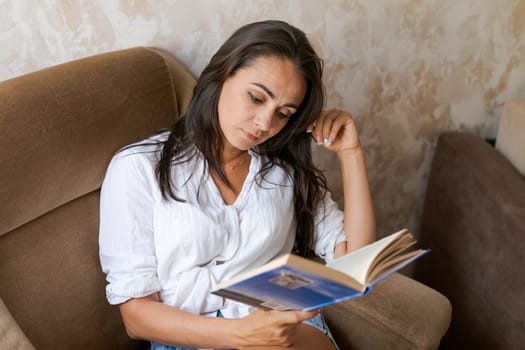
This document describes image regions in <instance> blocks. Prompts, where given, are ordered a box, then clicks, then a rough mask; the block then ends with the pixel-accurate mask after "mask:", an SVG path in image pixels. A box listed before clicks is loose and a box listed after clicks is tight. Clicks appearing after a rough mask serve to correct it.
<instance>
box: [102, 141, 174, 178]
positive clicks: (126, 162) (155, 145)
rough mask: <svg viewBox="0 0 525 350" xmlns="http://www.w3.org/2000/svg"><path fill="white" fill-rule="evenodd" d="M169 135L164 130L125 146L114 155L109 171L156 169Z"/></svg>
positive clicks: (149, 170)
mask: <svg viewBox="0 0 525 350" xmlns="http://www.w3.org/2000/svg"><path fill="white" fill-rule="evenodd" d="M168 136H169V133H168V132H163V133H160V134H156V135H153V136H151V137H148V138H145V139H143V140H141V141H138V142H135V143H132V144H129V145H127V146H124V147H123V148H121V149H120V150H118V151H117V153H115V154H114V155H113V158H112V159H111V162H110V164H109V167H108V171H122V172H134V171H136V170H140V171H147V172H151V171H154V169H155V167H156V165H157V162H158V161H159V159H160V154H161V151H162V146H163V144H164V141H165V140H166V139H167V138H168Z"/></svg>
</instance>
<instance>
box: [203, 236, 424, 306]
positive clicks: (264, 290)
mask: <svg viewBox="0 0 525 350" xmlns="http://www.w3.org/2000/svg"><path fill="white" fill-rule="evenodd" d="M407 234H408V235H409V237H408V238H409V239H408V240H407ZM394 235H395V236H394ZM396 244H397V245H396ZM411 245H412V235H411V234H410V233H408V231H406V230H403V231H399V232H397V233H396V234H393V235H390V236H388V237H386V238H385V239H383V240H380V241H376V242H374V243H372V244H371V245H369V246H367V247H364V248H366V249H363V248H362V251H361V252H359V250H358V251H356V254H354V253H351V254H348V255H345V256H343V257H341V258H339V259H338V260H339V262H338V263H337V264H334V266H326V265H323V264H321V263H318V262H314V261H312V260H309V259H306V258H302V257H299V256H296V255H293V254H286V255H283V256H281V257H279V258H276V259H274V260H273V261H271V262H269V263H268V264H266V265H263V266H261V267H260V268H257V269H255V270H252V271H249V272H247V273H244V274H241V275H239V276H237V277H235V278H233V279H231V280H229V281H226V282H223V283H221V284H219V285H218V287H217V289H216V290H214V291H213V292H212V293H213V294H216V295H219V296H222V297H224V298H228V299H232V300H235V301H238V302H241V303H244V304H248V305H251V306H254V307H257V308H262V309H272V310H315V309H319V308H322V307H325V306H328V305H331V304H335V303H338V302H341V301H345V300H349V299H353V298H356V297H360V296H363V295H365V294H367V293H369V292H370V290H371V288H372V286H373V285H375V284H376V283H378V282H380V281H382V280H383V279H385V278H387V277H388V276H390V275H391V274H393V273H394V272H396V271H398V270H400V269H401V268H403V267H404V266H406V265H408V264H409V263H411V262H413V261H414V260H416V259H418V258H420V257H421V256H423V255H424V254H426V253H428V252H429V250H428V249H427V250H422V249H419V250H416V251H413V252H409V253H406V252H405V253H403V254H402V252H403V251H405V250H406V248H407V247H408V246H411ZM396 247H398V248H399V249H397V250H396ZM368 251H371V253H367V252H368ZM363 252H365V253H366V254H363ZM385 252H390V254H385ZM363 255H370V256H367V258H369V259H368V260H367V261H366V263H364V264H362V260H363ZM377 257H380V258H381V260H380V261H378V260H377ZM356 259H359V261H356ZM365 260H366V259H365ZM381 263H383V264H381ZM360 264H361V265H360ZM345 266H346V267H347V269H348V271H345ZM355 266H363V268H366V269H367V271H366V272H367V273H368V275H369V276H370V278H373V279H365V280H362V281H359V278H355V277H353V276H351V274H349V273H350V272H351V270H355ZM370 266H375V267H377V268H378V269H379V270H376V271H372V270H371V269H370Z"/></svg>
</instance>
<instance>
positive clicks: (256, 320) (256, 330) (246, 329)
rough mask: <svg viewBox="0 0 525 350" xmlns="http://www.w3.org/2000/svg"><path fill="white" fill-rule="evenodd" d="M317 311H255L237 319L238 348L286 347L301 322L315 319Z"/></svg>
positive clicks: (291, 340)
mask: <svg viewBox="0 0 525 350" xmlns="http://www.w3.org/2000/svg"><path fill="white" fill-rule="evenodd" d="M319 312H320V310H317V311H262V310H256V311H254V312H252V313H251V314H250V315H248V316H246V317H244V318H241V319H239V320H238V321H239V322H238V323H239V324H238V325H237V326H236V328H235V329H236V330H235V333H236V336H237V338H238V339H239V346H242V347H244V346H262V345H266V346H281V347H288V346H291V345H292V344H293V342H294V338H295V335H296V331H297V326H299V325H300V324H301V323H302V322H303V321H305V320H308V319H311V318H313V317H315V316H316V315H317V314H318V313H319Z"/></svg>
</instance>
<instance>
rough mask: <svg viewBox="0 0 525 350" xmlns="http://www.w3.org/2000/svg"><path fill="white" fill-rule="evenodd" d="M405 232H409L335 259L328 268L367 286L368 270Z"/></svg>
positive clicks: (392, 235)
mask: <svg viewBox="0 0 525 350" xmlns="http://www.w3.org/2000/svg"><path fill="white" fill-rule="evenodd" d="M405 232H407V230H406V229H403V230H401V231H398V232H396V233H393V234H391V235H389V236H386V237H384V238H382V239H380V240H378V241H376V242H374V243H371V244H369V245H367V246H365V247H363V248H360V249H358V250H356V251H354V252H352V253H350V254H347V255H344V256H342V257H340V258H337V259H334V260H333V261H331V262H329V263H328V264H326V266H328V267H330V268H332V269H334V270H338V271H341V272H343V273H346V274H348V275H350V276H352V277H353V278H354V279H355V280H357V281H358V282H359V283H361V284H363V285H366V277H367V273H368V269H369V267H370V266H371V265H372V263H373V262H374V259H375V258H376V257H377V256H378V255H379V254H380V253H381V252H382V251H383V250H384V249H386V248H387V247H388V246H389V245H390V244H392V242H393V241H395V240H396V239H398V238H399V236H401V235H403V234H404V233H405Z"/></svg>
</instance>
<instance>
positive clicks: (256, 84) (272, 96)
mask: <svg viewBox="0 0 525 350" xmlns="http://www.w3.org/2000/svg"><path fill="white" fill-rule="evenodd" d="M250 84H252V85H255V86H257V87H260V88H261V89H263V90H264V91H265V92H266V93H267V94H268V96H270V98H271V99H272V100H273V99H274V98H275V95H274V93H273V92H272V90H270V89H268V88H267V87H266V86H265V85H263V84H261V83H250ZM283 106H284V107H290V108H295V109H299V106H298V105H296V104H295V103H285V104H284V105H283Z"/></svg>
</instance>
